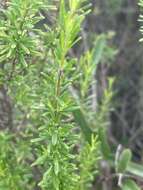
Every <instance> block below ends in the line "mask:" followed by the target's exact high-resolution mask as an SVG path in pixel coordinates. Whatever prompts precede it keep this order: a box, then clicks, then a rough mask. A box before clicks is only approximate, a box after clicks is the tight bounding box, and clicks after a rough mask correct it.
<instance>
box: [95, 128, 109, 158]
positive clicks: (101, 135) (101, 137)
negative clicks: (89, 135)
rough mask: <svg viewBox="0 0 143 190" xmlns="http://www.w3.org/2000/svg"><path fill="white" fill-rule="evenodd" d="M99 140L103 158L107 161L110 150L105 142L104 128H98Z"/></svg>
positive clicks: (106, 141)
mask: <svg viewBox="0 0 143 190" xmlns="http://www.w3.org/2000/svg"><path fill="white" fill-rule="evenodd" d="M98 133H99V140H100V142H101V151H102V154H103V156H104V158H106V159H109V158H110V155H111V150H110V147H109V143H108V140H107V133H106V130H105V129H104V128H99V131H98Z"/></svg>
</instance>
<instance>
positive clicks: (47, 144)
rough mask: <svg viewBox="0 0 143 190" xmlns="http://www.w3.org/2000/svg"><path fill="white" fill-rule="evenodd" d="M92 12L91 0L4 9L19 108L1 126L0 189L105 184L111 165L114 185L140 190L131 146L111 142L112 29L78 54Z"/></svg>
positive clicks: (40, 0)
mask: <svg viewBox="0 0 143 190" xmlns="http://www.w3.org/2000/svg"><path fill="white" fill-rule="evenodd" d="M139 4H140V6H141V7H142V6H143V1H142V0H141V1H140V3H139ZM111 5H112V6H113V5H114V6H115V9H114V10H115V11H118V8H119V6H121V5H120V4H119V5H118V6H116V4H113V2H112V1H111ZM91 11H92V4H90V3H89V2H88V1H87V0H68V1H66V0H60V1H48V2H47V1H45V0H35V1H30V0H11V1H10V2H7V3H6V4H4V7H3V8H2V9H1V11H0V17H1V20H0V88H1V89H2V90H4V92H5V96H7V97H8V101H7V105H9V106H10V107H12V112H13V114H12V122H10V125H8V127H7V128H5V129H3V130H1V132H0V189H2V190H25V189H27V190H32V189H34V190H38V189H41V190H90V189H92V187H93V186H95V188H96V189H99V190H100V189H102V190H104V189H106V186H107V183H106V182H107V181H108V177H109V176H108V171H109V170H111V173H112V174H111V176H110V178H112V181H113V184H114V186H113V189H114V187H115V189H122V190H126V189H127V190H128V189H129V190H139V189H141V188H140V184H141V182H142V178H143V167H142V166H141V165H139V164H137V163H135V162H133V161H132V151H131V150H130V149H129V148H123V147H122V146H121V145H120V144H117V145H116V146H112V144H111V143H110V142H108V141H109V139H108V131H109V130H108V129H109V126H110V122H111V121H110V113H111V111H112V110H113V109H114V107H113V106H112V105H113V104H112V101H113V98H114V96H115V93H114V90H113V89H114V83H115V79H114V78H112V77H109V78H108V79H107V80H106V81H105V83H106V84H105V86H104V88H102V89H101V92H100V97H99V96H98V93H97V91H98V88H99V87H98V82H99V81H98V78H100V76H98V69H99V68H100V63H101V62H106V61H107V62H110V61H112V60H114V56H115V55H116V54H117V50H116V49H114V48H112V47H111V46H110V44H109V43H108V42H109V40H111V39H112V35H113V34H112V32H109V33H108V34H97V35H95V37H94V38H93V40H92V41H93V42H92V43H91V45H90V46H89V47H86V48H85V50H84V51H81V52H80V55H77V56H75V54H74V53H73V51H75V49H78V48H80V46H82V43H85V41H84V40H85V39H84V37H85V36H84V34H83V31H82V26H83V24H84V21H85V18H86V17H87V15H88V14H89V13H90V12H91ZM140 18H141V20H142V16H140ZM141 31H142V28H141ZM81 35H82V38H81V37H80V36H81ZM85 46H86V45H85ZM6 117H7V116H6ZM102 178H103V179H102Z"/></svg>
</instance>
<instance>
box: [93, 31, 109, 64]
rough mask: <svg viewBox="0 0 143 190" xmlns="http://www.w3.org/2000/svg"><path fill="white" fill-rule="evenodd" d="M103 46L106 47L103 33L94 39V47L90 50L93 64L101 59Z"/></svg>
mask: <svg viewBox="0 0 143 190" xmlns="http://www.w3.org/2000/svg"><path fill="white" fill-rule="evenodd" d="M105 47H106V38H105V36H104V35H100V36H98V37H97V39H96V41H95V45H94V49H93V52H92V61H93V63H94V65H97V64H98V63H99V62H100V61H101V59H102V56H103V52H104V49H105Z"/></svg>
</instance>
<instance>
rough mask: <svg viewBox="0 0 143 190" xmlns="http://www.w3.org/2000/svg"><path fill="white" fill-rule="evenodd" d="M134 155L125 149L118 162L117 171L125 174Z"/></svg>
mask: <svg viewBox="0 0 143 190" xmlns="http://www.w3.org/2000/svg"><path fill="white" fill-rule="evenodd" d="M131 158H132V153H131V150H130V149H125V150H124V151H123V152H122V153H121V155H120V157H119V160H118V161H117V171H118V172H120V173H124V172H125V171H126V169H127V167H128V164H129V162H130V161H131Z"/></svg>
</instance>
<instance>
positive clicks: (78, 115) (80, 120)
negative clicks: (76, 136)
mask: <svg viewBox="0 0 143 190" xmlns="http://www.w3.org/2000/svg"><path fill="white" fill-rule="evenodd" d="M73 116H74V119H75V121H76V123H77V124H78V125H79V127H80V128H81V131H82V133H83V135H84V137H85V139H86V140H87V141H88V142H89V143H91V136H92V133H93V132H92V130H91V129H90V127H89V125H88V122H87V120H86V119H85V116H84V114H83V112H82V111H81V110H80V109H77V110H75V111H74V112H73Z"/></svg>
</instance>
